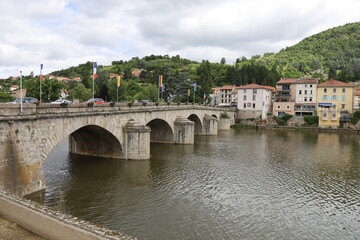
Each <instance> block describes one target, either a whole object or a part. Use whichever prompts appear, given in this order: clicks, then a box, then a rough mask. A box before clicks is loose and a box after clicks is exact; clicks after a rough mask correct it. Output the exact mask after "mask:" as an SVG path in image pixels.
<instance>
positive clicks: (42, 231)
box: [0, 192, 135, 240]
mask: <svg viewBox="0 0 360 240" xmlns="http://www.w3.org/2000/svg"><path fill="white" fill-rule="evenodd" d="M0 216H2V217H3V218H5V219H7V220H9V221H12V222H14V223H16V225H19V226H21V227H23V228H24V229H27V230H29V231H31V232H33V233H35V234H37V235H38V236H41V237H43V238H45V239H50V240H52V239H54V240H57V239H58V240H63V239H66V240H135V238H132V237H130V236H126V235H124V234H121V233H119V232H116V231H113V230H110V229H107V228H105V227H101V226H97V225H94V224H92V223H89V222H87V221H84V220H80V219H78V218H76V217H72V216H70V215H66V214H63V213H60V212H58V211H55V210H53V209H51V208H48V207H46V206H42V205H39V204H37V203H34V202H32V201H30V200H25V199H22V198H19V197H17V196H14V195H11V194H9V193H5V192H0ZM2 223H3V224H2ZM0 224H2V228H5V229H8V230H9V231H8V232H6V233H5V232H2V231H1V232H2V233H0V238H1V239H9V240H12V238H11V237H13V236H15V237H16V236H18V235H16V234H21V233H20V231H22V230H23V229H20V228H18V229H15V233H14V232H13V231H11V228H10V227H9V226H8V227H7V226H6V225H7V224H9V223H8V222H7V221H2V222H0ZM12 226H15V225H12ZM0 229H1V228H0ZM1 234H4V235H5V234H8V235H7V237H8V238H5V237H4V238H2V235H1ZM25 234H29V235H28V236H29V237H32V238H17V239H34V240H35V239H36V240H38V239H39V240H40V239H43V238H39V237H37V236H36V235H31V234H30V233H29V232H26V233H25ZM5 236H6V235H5ZM13 239H14V238H13ZM15 239H16V238H15Z"/></svg>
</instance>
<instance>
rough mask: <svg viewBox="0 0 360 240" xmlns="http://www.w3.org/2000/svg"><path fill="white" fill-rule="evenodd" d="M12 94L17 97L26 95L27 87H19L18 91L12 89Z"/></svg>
mask: <svg viewBox="0 0 360 240" xmlns="http://www.w3.org/2000/svg"><path fill="white" fill-rule="evenodd" d="M10 95H11V96H13V97H15V98H19V97H26V88H23V89H19V90H16V91H12V92H11V93H10Z"/></svg>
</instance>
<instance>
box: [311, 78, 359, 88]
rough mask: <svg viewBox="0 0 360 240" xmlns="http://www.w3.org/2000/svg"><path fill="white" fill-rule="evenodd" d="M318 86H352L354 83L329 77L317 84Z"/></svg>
mask: <svg viewBox="0 0 360 240" xmlns="http://www.w3.org/2000/svg"><path fill="white" fill-rule="evenodd" d="M318 87H354V85H351V84H348V83H345V82H341V81H338V80H335V79H330V80H329V81H326V82H323V83H321V84H319V85H318Z"/></svg>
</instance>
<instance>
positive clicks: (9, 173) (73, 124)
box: [0, 104, 235, 195]
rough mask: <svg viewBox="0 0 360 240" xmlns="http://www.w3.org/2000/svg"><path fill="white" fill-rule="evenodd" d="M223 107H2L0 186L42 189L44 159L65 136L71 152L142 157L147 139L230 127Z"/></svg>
mask: <svg viewBox="0 0 360 240" xmlns="http://www.w3.org/2000/svg"><path fill="white" fill-rule="evenodd" d="M227 111H228V115H229V116H230V118H221V114H222V113H223V112H224V109H222V108H216V107H208V106H202V105H190V104H189V105H185V104H181V105H178V104H171V105H166V104H163V105H155V104H148V105H145V106H144V105H142V104H134V105H132V106H128V105H127V104H115V105H114V106H110V105H109V104H101V105H100V104H99V105H95V106H93V107H88V106H86V105H83V104H74V105H71V106H68V107H61V106H54V105H50V104H40V105H39V106H36V105H35V104H31V105H30V104H27V105H23V110H22V112H20V110H19V106H18V105H12V104H1V106H0V132H1V135H0V153H1V160H0V189H6V190H9V191H12V192H15V193H17V194H19V195H27V194H30V193H33V192H37V191H39V190H42V189H45V187H46V186H45V179H44V173H43V163H44V161H45V160H46V158H47V156H48V154H49V153H50V152H51V151H52V150H53V149H54V148H55V147H56V146H57V144H59V143H60V142H61V141H62V140H64V139H65V138H69V151H70V152H72V153H75V154H82V155H91V156H100V157H112V158H119V159H134V160H143V159H149V158H150V142H159V143H174V144H193V143H194V135H196V134H198V135H217V132H218V130H228V129H230V123H232V122H234V116H235V112H234V111H229V110H227Z"/></svg>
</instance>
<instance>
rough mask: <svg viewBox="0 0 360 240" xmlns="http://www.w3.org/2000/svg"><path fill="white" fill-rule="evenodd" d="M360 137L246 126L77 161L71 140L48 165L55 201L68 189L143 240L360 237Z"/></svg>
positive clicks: (98, 216) (75, 199)
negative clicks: (125, 155)
mask: <svg viewBox="0 0 360 240" xmlns="http://www.w3.org/2000/svg"><path fill="white" fill-rule="evenodd" d="M359 143H360V136H358V135H354V136H342V135H339V134H317V133H310V132H286V131H262V130H259V131H254V130H241V131H231V132H228V133H220V134H219V136H217V137H208V136H196V138H195V144H194V145H193V146H181V145H170V144H168V145H162V144H153V145H151V155H152V158H151V160H150V161H140V162H138V161H136V162H130V161H114V160H104V159H77V160H74V159H71V158H67V157H64V156H67V154H66V146H65V147H63V148H64V149H65V151H64V149H63V150H58V151H57V152H56V153H55V154H53V156H50V157H49V159H48V160H49V161H48V163H51V164H48V165H47V164H46V166H45V170H46V178H47V186H48V189H47V195H46V197H47V198H48V199H47V200H46V201H47V204H50V205H51V204H53V203H54V201H56V199H57V198H58V197H57V192H58V191H62V194H63V198H64V200H65V203H66V205H67V207H69V208H70V211H71V213H72V214H74V215H76V216H78V217H81V218H85V219H87V220H90V221H92V222H95V223H98V224H102V225H106V226H108V227H110V228H113V229H116V230H120V231H122V232H125V233H127V234H130V235H133V236H136V237H138V238H139V239H196V240H198V239H310V240H312V239H326V240H328V239H330V240H332V239H334V240H335V239H336V240H337V239H359V238H360V232H359V227H358V226H359V219H360V215H359V212H360V205H359V202H360V199H359V196H360V184H359V183H360V171H359V170H360V159H359V157H358V156H359V155H360V144H359ZM329 144H331V148H329V147H328V146H329ZM164 146H166V147H164ZM109 166H111V167H109Z"/></svg>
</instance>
